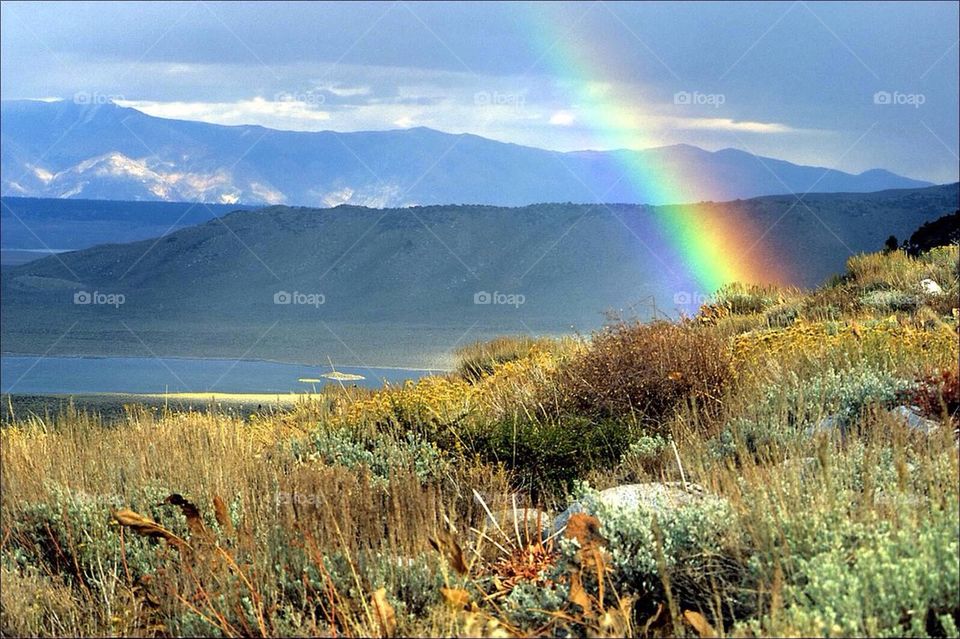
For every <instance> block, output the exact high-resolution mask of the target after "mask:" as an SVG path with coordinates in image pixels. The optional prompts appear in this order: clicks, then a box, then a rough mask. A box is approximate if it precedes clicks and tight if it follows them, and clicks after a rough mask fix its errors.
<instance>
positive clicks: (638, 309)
mask: <svg viewBox="0 0 960 639" xmlns="http://www.w3.org/2000/svg"><path fill="white" fill-rule="evenodd" d="M957 200H958V185H956V184H955V185H949V186H942V187H931V188H927V189H917V190H901V191H887V192H882V193H871V194H859V195H858V194H834V195H826V194H819V195H810V196H807V198H806V199H805V206H803V205H797V204H796V203H795V201H794V199H793V198H790V197H783V196H776V197H764V198H757V199H753V200H747V201H741V202H729V203H719V204H710V205H705V206H704V208H703V209H702V214H703V215H708V216H723V217H724V218H725V219H727V220H729V221H732V222H733V223H735V224H736V226H737V228H742V229H744V231H743V233H744V237H743V238H740V239H742V240H743V241H744V243H745V244H752V243H755V244H756V246H755V248H754V249H752V254H751V256H750V260H751V261H753V262H754V263H755V264H757V265H758V270H759V271H760V272H769V273H774V272H777V271H781V272H783V273H786V274H787V278H788V281H784V282H781V283H783V284H794V285H813V284H816V283H819V282H822V281H823V280H825V279H826V278H828V277H830V276H831V275H832V274H835V273H838V272H840V271H842V269H843V266H844V262H845V260H846V258H847V257H848V256H849V255H850V254H851V252H854V253H856V252H862V251H870V250H874V249H877V248H878V247H881V246H882V245H883V242H884V240H885V239H886V238H887V236H888V235H890V234H891V233H892V234H895V235H898V236H900V237H907V236H909V234H910V233H911V232H912V231H913V230H914V229H916V228H917V227H918V226H920V225H921V224H922V223H924V222H926V221H929V220H934V219H936V218H938V217H940V216H941V215H942V214H943V213H944V212H946V211H951V210H954V209H955V208H956V206H957ZM808 207H809V208H808ZM674 214H675V211H674V209H673V208H672V207H644V206H633V205H612V206H610V207H605V206H595V207H591V206H585V205H571V204H565V205H561V204H552V205H537V206H530V207H524V208H496V207H483V206H462V207H451V206H437V207H424V208H413V209H385V210H377V209H367V208H361V207H349V206H340V207H336V208H333V209H307V208H289V207H271V208H266V209H262V210H258V211H246V212H235V213H231V214H230V215H227V216H225V217H223V218H218V219H217V220H212V221H209V222H206V223H204V224H201V225H198V226H194V227H190V228H187V229H182V230H180V231H177V232H174V233H171V234H170V235H168V236H166V237H164V238H162V239H160V240H159V241H155V240H145V241H142V242H135V243H131V244H117V245H106V246H100V247H96V248H92V249H87V250H83V251H77V252H72V253H67V254H62V255H60V256H55V257H50V258H45V259H42V260H38V261H35V262H31V263H29V264H25V265H22V266H19V267H15V268H10V269H6V270H5V271H4V273H3V276H2V294H3V300H4V304H3V307H2V317H3V328H2V337H3V344H4V350H5V351H6V352H13V353H38V352H39V353H43V352H48V351H49V352H50V353H51V354H85V353H86V354H97V355H109V354H127V355H145V356H149V355H152V354H157V355H172V356H176V355H180V356H210V357H212V356H219V357H249V358H254V357H259V358H264V359H280V360H286V361H293V362H303V363H316V362H323V363H325V362H326V361H327V357H329V356H332V357H335V359H336V361H337V362H338V363H340V364H347V363H355V364H362V365H367V366H371V365H396V366H423V367H430V366H436V365H437V364H438V358H440V360H439V361H440V362H441V363H442V362H443V361H449V360H443V358H444V357H449V352H450V351H451V350H452V349H453V348H454V347H455V346H456V345H457V344H459V343H461V342H462V341H464V340H467V341H470V340H473V339H479V338H481V337H485V336H492V335H495V334H499V333H504V332H512V333H516V332H536V333H548V334H556V333H568V332H571V331H572V330H580V331H589V330H590V329H593V328H595V327H596V326H598V325H599V324H600V323H601V322H602V320H603V316H602V313H603V312H604V311H606V310H615V311H622V312H624V313H625V314H627V315H637V316H641V317H647V316H650V315H651V313H652V312H653V311H654V309H656V310H657V312H658V313H663V312H665V313H667V314H669V315H672V316H674V317H676V316H677V315H678V313H679V312H680V311H685V312H688V313H689V312H692V311H695V310H696V302H697V299H698V296H705V295H707V294H709V293H712V291H702V290H699V289H698V288H697V286H696V284H695V283H693V282H692V281H690V280H689V279H688V278H687V276H686V274H685V273H684V272H683V271H682V270H681V269H680V268H679V266H678V265H677V264H676V263H673V262H671V261H670V257H669V254H668V252H665V251H664V245H663V242H662V240H659V239H658V237H659V231H658V227H657V226H656V224H655V221H656V220H657V219H659V218H661V217H663V216H670V215H674ZM746 229H753V230H752V231H747V230H746ZM768 229H769V230H768ZM751 234H752V235H751ZM80 291H85V292H88V293H92V292H94V291H97V292H100V293H102V294H115V295H116V294H119V295H122V296H123V303H122V304H120V305H109V304H88V305H84V304H74V294H75V293H77V292H80ZM283 293H287V294H290V295H291V296H292V294H294V293H298V294H300V296H299V297H298V298H296V299H291V301H292V302H293V303H289V304H276V303H274V301H275V300H274V296H275V295H277V294H280V295H281V298H282V297H283ZM484 293H486V294H489V295H490V296H492V295H493V294H494V293H499V297H498V298H496V299H492V300H491V301H492V302H493V303H488V304H482V303H481V304H477V303H475V295H478V294H479V295H480V300H479V301H484V300H483V297H484V296H483V294H484ZM309 296H313V297H309ZM510 296H513V297H510ZM288 299H290V298H288ZM281 301H282V300H281Z"/></svg>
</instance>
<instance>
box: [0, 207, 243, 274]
mask: <svg viewBox="0 0 960 639" xmlns="http://www.w3.org/2000/svg"><path fill="white" fill-rule="evenodd" d="M242 208H244V207H242V206H239V205H232V204H206V205H201V204H196V203H190V202H119V201H108V200H80V199H68V200H63V199H48V198H20V197H5V198H3V199H2V204H0V227H2V232H0V248H2V250H3V253H2V264H3V265H4V266H6V265H9V264H12V263H16V260H17V259H19V260H20V261H26V260H25V259H24V258H25V257H30V258H35V257H38V256H39V255H40V254H42V253H41V251H42V250H44V249H52V250H55V251H61V250H70V251H75V250H78V249H83V248H88V247H91V246H96V245H98V244H114V243H120V242H135V241H137V240H145V239H147V238H151V237H158V236H160V235H164V234H166V233H169V232H171V231H176V230H178V229H181V228H184V227H187V226H193V225H194V224H199V223H201V222H206V221H208V220H211V219H213V218H214V217H217V216H220V215H225V214H226V213H229V212H230V211H235V210H237V209H242ZM31 253H32V255H31Z"/></svg>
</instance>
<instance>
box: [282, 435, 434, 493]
mask: <svg viewBox="0 0 960 639" xmlns="http://www.w3.org/2000/svg"><path fill="white" fill-rule="evenodd" d="M291 449H292V453H293V457H294V459H296V460H297V461H299V462H301V463H304V462H317V461H319V462H322V463H323V464H326V465H328V466H343V467H345V468H349V469H357V468H360V467H361V466H363V467H366V468H367V469H368V470H369V471H370V475H371V481H372V482H373V483H374V484H375V485H378V486H381V487H386V486H387V484H388V483H389V479H390V477H391V475H393V474H394V473H395V472H396V471H397V470H400V469H403V470H410V469H413V471H414V473H415V474H416V476H417V477H418V478H419V479H420V480H421V481H428V480H431V479H436V478H438V477H441V476H443V475H444V473H445V471H446V470H447V465H448V462H447V461H446V459H445V458H444V456H443V454H442V453H441V451H440V449H439V448H437V446H436V444H434V443H432V442H428V441H427V440H425V439H423V438H422V437H420V436H418V435H417V434H416V433H413V432H408V433H406V435H404V436H403V437H397V438H395V437H392V436H390V435H389V434H385V433H381V434H379V435H374V436H369V437H365V436H361V435H359V434H357V433H355V432H353V431H351V430H349V429H346V428H339V429H334V430H327V429H323V428H321V429H318V430H316V431H315V432H314V433H313V434H312V435H310V437H309V438H307V440H306V441H294V442H292V443H291Z"/></svg>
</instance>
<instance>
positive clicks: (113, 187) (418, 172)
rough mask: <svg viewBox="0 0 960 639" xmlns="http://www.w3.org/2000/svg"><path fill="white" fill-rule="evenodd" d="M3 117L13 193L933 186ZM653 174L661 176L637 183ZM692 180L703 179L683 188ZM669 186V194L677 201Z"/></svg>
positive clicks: (514, 197)
mask: <svg viewBox="0 0 960 639" xmlns="http://www.w3.org/2000/svg"><path fill="white" fill-rule="evenodd" d="M0 108H2V118H0V122H2V129H0V134H2V136H3V139H4V141H5V144H4V145H3V149H2V158H0V178H2V187H3V194H4V195H5V196H29V197H56V198H91V199H113V200H168V201H174V200H184V201H203V202H220V203H236V202H244V203H249V204H296V205H309V206H335V205H337V204H342V203H348V204H357V205H363V206H374V207H392V206H407V205H411V204H419V205H428V204H451V203H464V202H469V203H473V204H490V205H497V206H522V205H527V204H533V203H536V202H579V203H593V202H596V201H598V200H601V201H604V202H628V203H644V204H670V203H677V202H697V201H701V200H714V201H723V200H733V199H737V198H750V197H756V196H760V195H772V194H778V193H788V192H795V193H805V192H807V191H811V190H815V191H818V192H867V191H878V190H882V189H892V188H915V187H921V186H928V185H929V183H927V182H921V181H918V180H912V179H908V178H905V177H901V176H898V175H894V174H892V173H889V172H887V171H883V170H880V169H874V170H870V171H866V172H864V173H862V174H860V175H851V174H849V173H844V172H842V171H836V170H831V169H826V168H823V167H813V166H799V165H796V164H792V163H790V162H784V161H781V160H776V159H773V158H764V157H757V156H753V155H751V154H749V153H746V152H743V151H739V150H736V149H724V150H720V151H716V152H710V151H705V150H703V149H700V148H697V147H694V146H687V145H676V146H668V147H661V148H655V149H649V150H645V151H610V152H596V151H580V152H570V153H558V152H553V151H546V150H543V149H537V148H531V147H525V146H519V145H516V144H507V143H503V142H497V141H494V140H489V139H486V138H482V137H478V136H475V135H466V134H464V135H451V134H447V133H442V132H440V131H435V130H432V129H427V128H412V129H402V130H392V131H374V132H357V133H336V132H332V131H323V132H315V133H311V132H294V131H277V130H272V129H267V128H263V127H259V126H220V125H213V124H205V123H201V122H191V121H184V120H171V119H162V118H156V117H151V116H148V115H145V114H143V113H141V112H139V111H136V110H134V109H130V108H123V107H119V106H116V105H114V104H111V103H108V104H102V105H76V104H73V103H72V102H30V101H8V102H3V103H2V105H0ZM51 149H52V152H49V153H48V150H51ZM643 167H647V168H646V169H644V168H643ZM644 174H649V175H659V176H663V177H661V178H657V181H656V183H652V182H644V181H641V182H640V183H637V179H638V178H641V177H642V175H644ZM692 176H697V179H687V178H690V177H692ZM703 176H711V178H712V179H710V180H706V179H703ZM664 181H669V182H670V183H671V189H670V197H671V198H672V199H671V200H669V201H665V199H664V198H665V197H666V196H665V195H664V192H663V186H664V184H663V182H664Z"/></svg>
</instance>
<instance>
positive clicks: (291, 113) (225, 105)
mask: <svg viewBox="0 0 960 639" xmlns="http://www.w3.org/2000/svg"><path fill="white" fill-rule="evenodd" d="M117 104H119V105H120V106H125V107H132V108H134V109H137V110H138V111H142V112H144V113H146V114H147V115H152V116H155V117H159V118H170V119H176V120H200V121H202V122H210V123H212V124H226V125H237V124H263V125H264V126H273V127H277V128H285V129H288V130H292V131H310V130H315V129H316V128H317V125H318V123H321V122H325V121H327V120H329V119H330V114H329V113H328V112H326V111H322V110H319V109H317V108H316V106H317V105H316V104H312V103H310V102H308V101H307V100H305V99H276V100H267V99H265V98H263V97H260V96H257V97H254V98H252V99H249V100H238V101H235V102H159V101H148V100H117ZM267 123H269V124H267Z"/></svg>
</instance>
